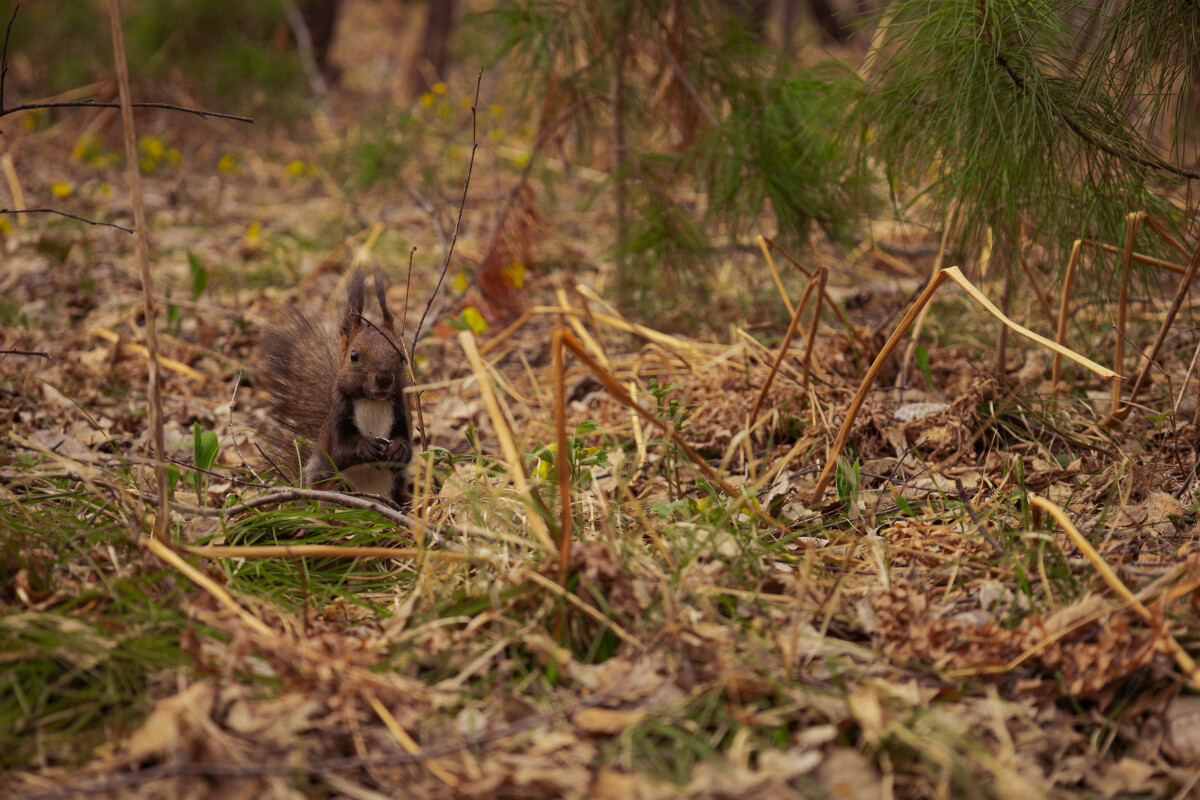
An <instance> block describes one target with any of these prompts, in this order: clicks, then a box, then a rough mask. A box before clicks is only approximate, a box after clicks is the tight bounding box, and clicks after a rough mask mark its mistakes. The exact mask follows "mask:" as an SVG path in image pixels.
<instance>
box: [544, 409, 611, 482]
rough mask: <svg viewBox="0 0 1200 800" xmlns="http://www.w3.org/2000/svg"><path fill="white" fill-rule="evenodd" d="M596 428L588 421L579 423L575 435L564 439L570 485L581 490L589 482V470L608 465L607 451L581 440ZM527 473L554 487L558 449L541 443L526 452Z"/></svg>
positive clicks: (596, 427)
mask: <svg viewBox="0 0 1200 800" xmlns="http://www.w3.org/2000/svg"><path fill="white" fill-rule="evenodd" d="M599 427H600V426H599V425H597V424H596V423H595V422H592V421H590V420H589V421H585V422H581V423H579V424H578V425H576V426H575V433H574V434H573V435H571V436H568V437H567V445H568V453H567V469H568V470H569V472H570V476H571V485H572V486H578V487H580V488H581V489H582V488H587V487H588V486H590V485H591V483H592V473H591V470H590V469H589V468H590V467H607V466H609V460H608V451H607V450H604V449H602V448H600V447H587V446H586V445H585V444H584V440H585V439H586V438H587V436H588V434H590V433H593V432H595V431H596V430H597V429H598V428H599ZM530 457H531V462H530V467H531V468H530V472H531V473H532V474H533V475H535V476H536V477H537V478H538V480H539V481H541V482H542V483H543V484H544V485H547V486H550V487H556V486H557V485H558V465H559V458H558V446H557V445H554V444H541V445H538V446H537V447H536V448H534V450H533V452H532V453H530Z"/></svg>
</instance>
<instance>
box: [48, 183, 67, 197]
mask: <svg viewBox="0 0 1200 800" xmlns="http://www.w3.org/2000/svg"><path fill="white" fill-rule="evenodd" d="M50 194H52V195H54V196H55V197H68V196H70V194H71V184H69V183H67V182H66V181H59V182H58V183H56V184H54V185H53V186H51V187H50Z"/></svg>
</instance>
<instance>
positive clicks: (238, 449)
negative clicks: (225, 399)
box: [229, 369, 262, 484]
mask: <svg viewBox="0 0 1200 800" xmlns="http://www.w3.org/2000/svg"><path fill="white" fill-rule="evenodd" d="M243 372H245V370H240V369H239V370H238V374H237V377H236V378H234V379H233V392H232V393H230V395H229V438H230V439H231V440H233V449H234V451H235V452H237V454H238V458H240V459H241V460H242V466H243V467H245V468H246V469H248V470H250V474H251V475H253V476H254V480H256V481H258V482H259V483H260V484H261V483H262V476H261V475H259V474H258V473H257V472H255V471H254V467H252V466H250V465H249V464H248V463H247V462H246V457H245V456H244V455H242V448H241V447H240V446H238V440H237V436H236V435H235V434H234V432H233V405H234V403H236V402H237V393H238V387H239V386H241V384H242V373H243Z"/></svg>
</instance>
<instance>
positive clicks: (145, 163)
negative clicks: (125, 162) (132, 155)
mask: <svg viewBox="0 0 1200 800" xmlns="http://www.w3.org/2000/svg"><path fill="white" fill-rule="evenodd" d="M138 166H139V167H141V168H142V172H144V173H146V174H147V175H149V174H150V173H151V172H154V169H155V168H156V167H157V166H158V162H157V161H155V160H154V159H153V158H151V157H150V156H142V160H141V161H139V162H138Z"/></svg>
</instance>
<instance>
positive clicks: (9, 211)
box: [0, 208, 134, 233]
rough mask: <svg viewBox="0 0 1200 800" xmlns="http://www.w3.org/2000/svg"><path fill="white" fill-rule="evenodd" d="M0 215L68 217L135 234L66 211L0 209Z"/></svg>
mask: <svg viewBox="0 0 1200 800" xmlns="http://www.w3.org/2000/svg"><path fill="white" fill-rule="evenodd" d="M0 214H57V215H58V216H60V217H67V218H68V219H77V220H79V221H80V222H86V223H87V224H88V225H103V226H104V227H106V228H116V229H117V230H119V231H125V233H134V230H133V228H126V227H125V226H124V225H117V224H116V223H113V222H98V221H96V220H94V219H88V218H86V217H77V216H75V215H74V214H68V213H67V212H65V211H59V210H57V209H53V208H23V209H20V210H16V209H12V208H0Z"/></svg>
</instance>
